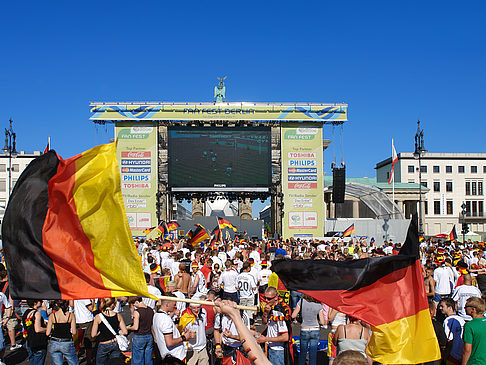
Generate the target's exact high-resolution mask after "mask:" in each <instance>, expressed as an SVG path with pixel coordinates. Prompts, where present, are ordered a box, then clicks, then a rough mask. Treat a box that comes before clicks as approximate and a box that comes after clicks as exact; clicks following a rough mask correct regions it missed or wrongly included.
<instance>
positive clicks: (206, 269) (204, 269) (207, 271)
mask: <svg viewBox="0 0 486 365" xmlns="http://www.w3.org/2000/svg"><path fill="white" fill-rule="evenodd" d="M201 272H202V273H203V275H204V278H205V279H206V282H208V281H209V274H211V268H209V267H207V266H206V265H204V266H203V267H201Z"/></svg>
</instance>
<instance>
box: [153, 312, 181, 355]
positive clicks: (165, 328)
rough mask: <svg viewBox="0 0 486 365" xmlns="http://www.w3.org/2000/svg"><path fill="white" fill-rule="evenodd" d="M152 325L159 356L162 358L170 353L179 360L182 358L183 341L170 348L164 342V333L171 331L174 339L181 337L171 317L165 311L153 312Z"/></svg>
mask: <svg viewBox="0 0 486 365" xmlns="http://www.w3.org/2000/svg"><path fill="white" fill-rule="evenodd" d="M152 325H153V331H154V334H155V339H156V341H157V346H158V348H159V352H160V356H161V357H162V359H164V358H165V357H166V356H167V355H169V354H170V355H172V356H173V357H176V358H178V359H179V360H184V359H185V357H186V346H185V344H184V342H181V343H180V344H178V345H175V346H173V347H171V348H170V350H169V349H168V348H167V345H166V344H165V337H164V335H168V334H171V333H172V337H173V338H174V339H175V338H179V337H181V334H180V333H179V330H178V329H177V326H176V325H175V324H174V322H173V321H172V318H171V317H170V316H169V315H168V314H167V313H165V312H160V313H155V314H154V319H153V322H152Z"/></svg>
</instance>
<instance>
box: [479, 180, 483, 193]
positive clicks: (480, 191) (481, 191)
mask: <svg viewBox="0 0 486 365" xmlns="http://www.w3.org/2000/svg"><path fill="white" fill-rule="evenodd" d="M478 195H483V182H482V181H478Z"/></svg>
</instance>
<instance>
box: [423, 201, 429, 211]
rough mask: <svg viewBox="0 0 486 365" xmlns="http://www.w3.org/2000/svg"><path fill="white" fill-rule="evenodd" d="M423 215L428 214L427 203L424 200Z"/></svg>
mask: <svg viewBox="0 0 486 365" xmlns="http://www.w3.org/2000/svg"><path fill="white" fill-rule="evenodd" d="M424 211H425V212H424V214H429V202H428V201H427V200H426V201H424Z"/></svg>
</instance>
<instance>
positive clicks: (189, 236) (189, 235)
mask: <svg viewBox="0 0 486 365" xmlns="http://www.w3.org/2000/svg"><path fill="white" fill-rule="evenodd" d="M192 234H193V232H192V229H191V230H190V231H189V232H187V233H186V237H187V238H189V239H191V238H192Z"/></svg>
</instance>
